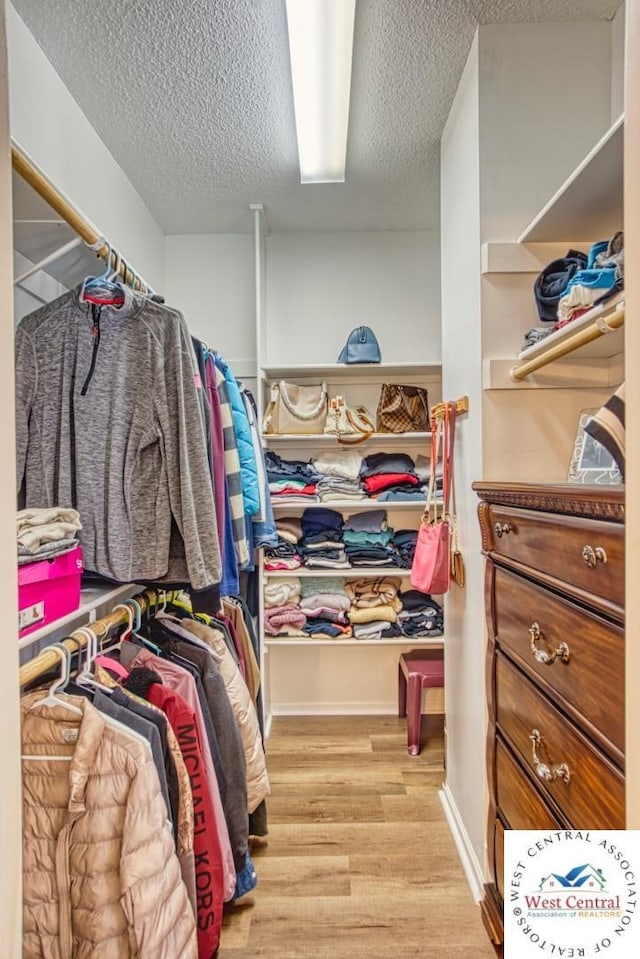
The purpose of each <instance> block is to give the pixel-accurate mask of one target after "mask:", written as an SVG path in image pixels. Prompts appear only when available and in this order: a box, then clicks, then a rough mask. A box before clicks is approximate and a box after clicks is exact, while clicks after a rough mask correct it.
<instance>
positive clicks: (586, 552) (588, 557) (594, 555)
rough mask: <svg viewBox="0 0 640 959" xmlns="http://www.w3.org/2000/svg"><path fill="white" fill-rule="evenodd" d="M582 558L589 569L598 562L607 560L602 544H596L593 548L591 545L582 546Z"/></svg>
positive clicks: (593, 567) (594, 566)
mask: <svg viewBox="0 0 640 959" xmlns="http://www.w3.org/2000/svg"><path fill="white" fill-rule="evenodd" d="M582 558H583V560H584V561H585V563H586V564H587V566H588V567H589V569H595V568H596V566H597V565H598V563H602V564H604V563H606V562H607V554H606V551H605V550H604V549H603V548H602V546H596V548H595V549H594V548H593V546H583V547H582Z"/></svg>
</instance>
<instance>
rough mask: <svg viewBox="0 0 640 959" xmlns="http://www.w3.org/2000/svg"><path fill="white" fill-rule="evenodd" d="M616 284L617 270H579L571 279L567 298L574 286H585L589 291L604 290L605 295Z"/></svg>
mask: <svg viewBox="0 0 640 959" xmlns="http://www.w3.org/2000/svg"><path fill="white" fill-rule="evenodd" d="M615 282H616V271H615V269H600V270H578V272H577V273H576V274H575V276H574V277H573V278H572V279H571V281H570V283H569V286H568V287H567V289H566V293H565V296H566V294H567V293H569V291H570V290H571V289H572V288H573V287H574V286H583V287H585V288H586V289H588V290H602V292H603V293H604V292H605V291H606V290H610V289H611V287H612V286H613V285H614V284H615Z"/></svg>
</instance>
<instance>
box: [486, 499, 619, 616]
mask: <svg viewBox="0 0 640 959" xmlns="http://www.w3.org/2000/svg"><path fill="white" fill-rule="evenodd" d="M489 515H490V524H491V533H492V539H493V550H494V552H495V553H498V554H499V555H501V556H504V557H508V558H509V559H512V560H515V561H516V562H518V563H521V564H523V565H524V566H528V567H529V569H530V570H531V571H532V573H533V574H534V575H535V574H536V573H538V574H539V575H540V576H541V578H543V579H547V580H549V581H552V580H557V581H559V584H566V586H568V587H569V589H570V590H573V591H574V592H575V594H576V595H578V596H579V598H580V599H581V600H583V601H584V602H586V603H588V604H589V605H595V606H596V608H597V607H598V606H603V607H605V608H606V606H607V604H612V605H613V606H615V607H617V608H618V610H619V612H620V614H622V607H623V605H624V527H623V526H622V524H620V523H606V522H603V521H602V520H593V519H583V518H580V517H577V516H564V515H557V514H552V513H543V512H538V511H535V510H523V509H511V508H510V507H508V506H495V505H492V506H491V507H490V510H489ZM600 600H602V601H604V602H603V603H600V602H599V601H600Z"/></svg>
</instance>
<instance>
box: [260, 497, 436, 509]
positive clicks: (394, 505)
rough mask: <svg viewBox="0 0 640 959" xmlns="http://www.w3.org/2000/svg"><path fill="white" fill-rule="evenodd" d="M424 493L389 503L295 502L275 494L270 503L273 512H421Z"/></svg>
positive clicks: (349, 501) (363, 501)
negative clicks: (382, 510) (288, 501)
mask: <svg viewBox="0 0 640 959" xmlns="http://www.w3.org/2000/svg"><path fill="white" fill-rule="evenodd" d="M426 498H427V497H426V493H425V495H424V498H423V500H413V501H410V500H406V501H404V502H401V501H398V502H390V503H385V502H382V503H378V502H377V501H376V500H370V501H369V500H362V501H359V500H340V501H339V502H338V501H334V502H333V503H319V502H318V501H317V500H314V501H313V502H312V503H301V502H300V501H299V500H298V501H297V502H295V503H285V502H278V497H277V496H272V497H271V504H272V506H273V511H274V513H280V512H284V511H289V510H292V509H335V510H337V512H338V513H344V512H356V511H360V510H368V509H384V510H398V509H399V510H407V511H411V512H415V511H416V510H418V511H419V512H421V511H422V510H423V509H424V507H425V502H426Z"/></svg>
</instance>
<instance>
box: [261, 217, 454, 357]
mask: <svg viewBox="0 0 640 959" xmlns="http://www.w3.org/2000/svg"><path fill="white" fill-rule="evenodd" d="M267 317H268V330H267V337H266V343H265V344H263V349H264V352H265V357H266V362H267V363H305V362H306V363H308V362H309V358H310V356H312V355H313V357H314V358H315V359H317V361H318V362H319V363H335V361H336V360H337V358H338V354H339V352H340V350H341V349H342V347H343V345H344V343H345V341H346V339H347V336H348V334H349V332H350V331H351V330H352V329H353V328H354V327H355V326H361V325H365V326H370V327H371V328H372V329H373V331H374V332H375V334H376V336H377V338H378V342H379V344H380V350H381V353H382V360H383V362H399V361H403V360H407V359H413V360H416V361H417V360H421V359H424V360H425V361H429V360H430V361H435V362H438V361H439V360H440V355H441V339H440V251H439V237H438V234H437V233H435V232H431V233H427V232H397V233H394V232H387V231H381V232H360V233H346V232H345V233H275V234H271V235H270V236H269V237H268V238H267Z"/></svg>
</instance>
